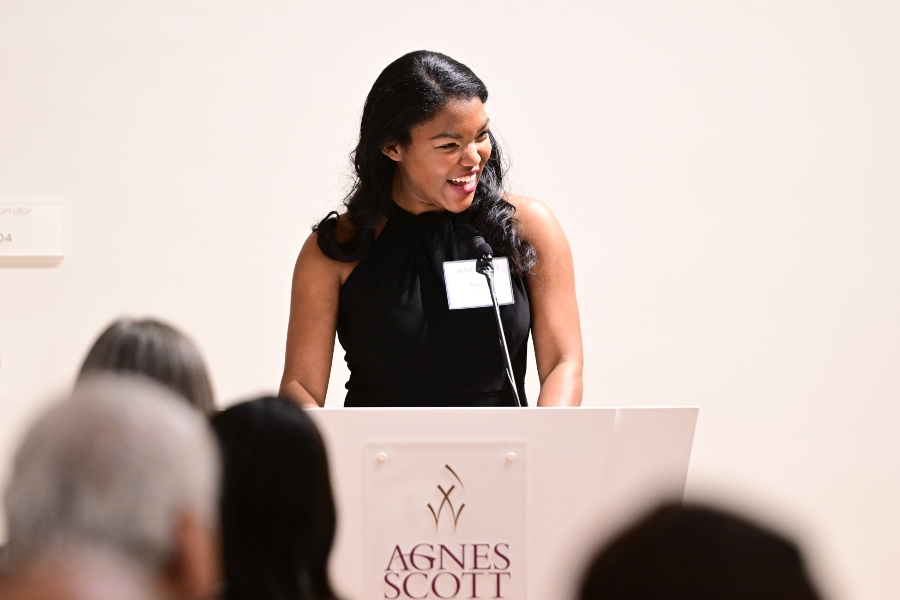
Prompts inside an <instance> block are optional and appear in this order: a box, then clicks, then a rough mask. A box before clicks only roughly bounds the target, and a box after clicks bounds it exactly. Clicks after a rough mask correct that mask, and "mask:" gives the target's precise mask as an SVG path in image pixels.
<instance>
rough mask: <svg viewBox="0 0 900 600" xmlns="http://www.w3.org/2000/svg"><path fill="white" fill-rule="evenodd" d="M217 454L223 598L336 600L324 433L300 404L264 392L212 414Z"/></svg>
mask: <svg viewBox="0 0 900 600" xmlns="http://www.w3.org/2000/svg"><path fill="white" fill-rule="evenodd" d="M212 425H213V429H214V430H215V432H216V435H217V436H218V438H219V442H220V444H221V448H222V458H223V468H224V471H223V481H222V505H221V511H222V538H223V539H222V541H223V556H224V568H225V590H224V594H223V596H222V597H223V599H224V600H276V599H277V600H334V599H335V595H334V592H333V591H332V589H331V584H330V583H329V580H328V557H329V554H330V553H331V547H332V543H333V541H334V533H335V508H334V499H333V496H332V492H331V480H330V478H329V475H328V460H327V457H326V454H325V446H324V444H323V443H322V438H321V436H320V435H319V432H318V430H317V429H316V427H315V425H314V424H313V422H312V420H311V419H310V418H309V417H308V416H307V415H306V413H305V412H304V411H303V409H302V408H300V406H299V405H297V404H295V403H294V402H292V401H290V400H287V399H285V398H276V397H266V398H259V399H257V400H251V401H249V402H244V403H241V404H237V405H235V406H232V407H230V408H228V409H226V410H224V411H222V412H220V413H218V414H217V415H215V416H214V417H213V418H212Z"/></svg>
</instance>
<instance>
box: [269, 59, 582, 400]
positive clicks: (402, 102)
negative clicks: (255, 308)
mask: <svg viewBox="0 0 900 600" xmlns="http://www.w3.org/2000/svg"><path fill="white" fill-rule="evenodd" d="M487 98H488V92H487V88H486V87H485V86H484V83H482V81H481V80H480V79H479V78H478V77H477V76H476V75H475V74H474V73H473V72H472V71H471V70H470V69H469V68H468V67H466V66H465V65H463V64H461V63H459V62H457V61H455V60H453V59H452V58H450V57H448V56H445V55H443V54H439V53H436V52H428V51H418V52H411V53H409V54H407V55H405V56H402V57H401V58H399V59H397V60H396V61H394V62H393V63H391V64H390V65H389V66H388V67H387V68H386V69H385V70H384V71H383V72H382V73H381V75H379V77H378V79H377V80H376V81H375V84H374V85H373V87H372V90H371V91H370V92H369V96H368V97H367V98H366V104H365V108H364V109H363V115H362V123H361V126H360V136H359V143H358V144H357V146H356V149H355V151H354V153H353V164H354V169H355V172H356V181H355V184H354V186H353V188H352V189H351V191H350V193H349V194H348V196H347V198H346V199H345V201H344V205H345V208H346V210H345V212H343V213H342V214H338V213H331V214H329V215H328V216H327V217H326V218H325V219H323V220H322V222H321V223H319V224H318V226H317V227H316V228H315V231H314V232H313V233H312V234H311V235H310V237H309V239H307V241H306V244H304V246H303V249H302V250H301V252H300V256H299V258H298V259H297V265H296V268H295V271H294V281H293V291H292V300H291V318H290V323H289V326H288V340H287V352H286V360H285V369H284V376H283V378H282V386H281V390H282V394H284V395H286V396H288V397H290V398H293V399H294V400H296V401H297V402H300V403H301V404H303V405H305V406H321V405H323V404H324V402H325V391H326V389H327V387H328V378H329V376H330V370H331V360H332V354H333V348H334V337H335V334H337V335H338V337H339V339H340V342H341V345H342V346H343V348H344V350H345V352H346V359H347V364H348V366H349V368H350V380H349V381H348V382H347V390H348V391H347V397H346V399H345V402H344V405H345V406H512V405H514V404H515V396H514V392H513V390H512V385H511V384H510V383H509V381H508V379H507V377H506V372H505V367H504V359H503V355H502V354H501V348H500V346H499V344H498V342H497V329H496V324H495V322H494V314H493V310H492V309H491V308H490V307H483V306H482V307H475V308H465V309H455V310H452V309H451V308H450V306H449V304H448V297H447V287H446V285H449V283H446V284H445V281H444V278H443V273H444V270H445V263H447V262H452V261H459V260H467V259H475V258H477V256H475V253H474V250H473V249H472V240H473V238H474V237H476V236H481V237H483V238H484V239H485V240H486V241H487V242H488V244H490V246H491V247H492V249H493V252H494V255H495V256H496V257H505V258H506V259H507V261H508V264H509V267H510V274H511V276H510V281H509V285H510V288H511V290H512V292H511V300H512V302H510V303H508V304H506V305H504V306H501V307H500V316H501V321H502V323H503V328H504V331H505V332H506V337H507V340H508V342H509V354H510V358H511V361H512V366H513V373H514V379H515V381H516V388H518V394H519V396H520V397H521V398H523V399H524V393H525V390H524V378H525V369H526V365H527V356H526V354H527V346H528V344H527V342H528V337H529V335H530V334H531V333H532V332H533V335H534V347H535V358H536V364H537V369H538V376H539V378H540V381H541V393H540V397H539V398H538V405H578V404H580V402H581V371H582V362H583V359H582V350H581V331H580V326H579V319H578V307H577V303H576V301H575V283H574V274H573V267H572V256H571V252H570V250H569V244H568V242H567V240H566V237H565V235H564V234H563V232H562V229H561V228H560V226H559V224H558V223H557V221H556V219H555V218H554V217H553V214H552V213H551V212H550V211H549V209H547V208H546V207H545V206H544V205H543V204H541V203H539V202H538V201H536V200H533V199H528V198H522V197H514V196H511V195H509V194H506V193H505V191H504V187H503V174H504V165H503V158H502V154H501V151H500V148H499V146H498V145H497V144H496V141H495V139H494V137H493V136H492V135H491V131H490V127H491V123H490V119H489V118H488V115H487V113H486V110H485V102H486V101H487Z"/></svg>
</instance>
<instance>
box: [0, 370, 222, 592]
mask: <svg viewBox="0 0 900 600" xmlns="http://www.w3.org/2000/svg"><path fill="white" fill-rule="evenodd" d="M218 482H219V463H218V456H217V448H216V445H215V439H214V438H213V436H212V434H211V432H210V430H209V426H208V425H207V423H206V420H205V418H204V417H203V415H201V414H200V413H199V412H197V411H196V410H194V409H192V408H191V407H189V406H188V405H187V404H186V403H185V402H184V401H183V400H182V399H181V398H179V397H178V396H176V395H175V394H174V393H172V392H170V391H169V390H167V389H165V388H162V387H161V386H158V385H156V384H153V383H151V382H149V381H146V380H143V379H135V378H126V377H122V376H113V375H105V376H96V377H92V378H86V379H84V380H82V381H81V382H80V383H79V384H78V385H77V386H76V388H75V391H74V392H73V394H72V396H71V397H70V398H68V399H66V400H64V401H63V402H61V403H59V404H57V405H56V406H53V407H52V408H50V409H49V410H48V411H47V412H46V413H44V415H43V416H41V417H40V418H39V419H38V420H37V422H36V423H35V424H34V425H33V426H32V427H31V429H30V430H29V431H28V433H27V434H26V436H25V439H24V441H23V442H22V445H21V446H20V448H19V449H18V451H17V453H16V455H15V459H14V463H13V471H12V476H11V478H10V481H9V484H8V486H7V489H6V495H5V501H6V511H7V520H8V534H9V541H8V544H7V552H8V561H9V562H8V567H9V570H10V572H17V571H18V570H21V569H23V568H24V565H27V564H29V563H35V562H39V561H40V560H42V559H43V557H45V556H46V555H48V554H50V553H54V552H57V553H58V552H62V551H65V552H67V553H69V554H71V553H73V552H74V553H77V548H80V547H94V548H100V549H103V550H106V551H109V552H110V553H113V554H115V555H117V556H120V557H122V558H123V559H125V560H128V561H130V562H131V563H133V564H134V565H136V566H138V567H139V568H141V569H143V570H145V571H146V572H147V573H148V577H150V578H152V579H153V580H154V585H155V586H156V587H157V588H158V589H159V590H161V591H162V592H164V595H165V596H167V597H172V598H185V599H199V598H207V597H209V596H210V595H212V594H213V593H214V591H215V587H216V586H217V585H218V577H219V569H218V548H217V537H216V532H217V517H218V514H217V496H218Z"/></svg>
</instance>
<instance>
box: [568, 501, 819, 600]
mask: <svg viewBox="0 0 900 600" xmlns="http://www.w3.org/2000/svg"><path fill="white" fill-rule="evenodd" d="M579 598H580V600H648V599H651V598H653V599H657V600H706V599H709V600H719V599H721V600H760V599H762V598H765V599H766V600H818V598H819V595H818V593H817V592H816V591H815V588H814V586H813V584H812V583H811V581H810V579H809V576H808V575H807V572H806V568H805V566H804V563H803V558H802V557H801V555H800V551H799V550H798V549H797V547H796V546H795V545H794V544H793V543H792V542H791V541H789V540H788V539H786V538H784V537H782V536H781V535H779V534H777V533H774V532H771V531H768V530H766V529H763V528H762V527H760V526H758V525H754V524H752V523H750V522H748V521H745V520H743V519H741V518H738V517H736V516H732V515H729V514H726V513H724V512H721V511H718V510H715V509H712V508H706V507H699V506H682V505H676V504H671V505H664V506H662V507H660V508H659V509H657V510H656V511H654V512H652V513H650V514H649V515H648V516H646V517H644V518H643V519H641V520H640V521H638V522H637V523H636V524H634V525H633V526H631V527H630V528H629V529H627V530H626V531H624V532H623V533H621V534H619V535H618V536H617V537H616V538H615V539H613V540H612V541H611V542H610V543H609V544H608V545H607V546H606V547H605V548H602V549H601V550H600V552H599V553H598V554H597V556H595V557H594V559H593V561H592V562H591V564H590V566H589V567H588V569H587V572H586V573H585V576H584V579H583V581H582V585H581V593H580V596H579Z"/></svg>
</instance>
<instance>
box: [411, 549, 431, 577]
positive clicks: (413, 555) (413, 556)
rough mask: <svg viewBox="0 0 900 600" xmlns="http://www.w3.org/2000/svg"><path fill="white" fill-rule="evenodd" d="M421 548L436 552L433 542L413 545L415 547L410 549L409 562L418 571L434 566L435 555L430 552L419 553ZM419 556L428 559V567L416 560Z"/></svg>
mask: <svg viewBox="0 0 900 600" xmlns="http://www.w3.org/2000/svg"><path fill="white" fill-rule="evenodd" d="M419 548H428V549H429V550H431V551H432V552H434V546H432V545H431V544H416V545H415V546H413V549H412V550H410V551H409V564H411V565H412V566H413V569H415V570H417V571H428V570H430V569H432V568H434V557H433V556H431V555H430V554H419ZM417 558H422V559H424V560H427V561H428V566H427V567H420V566H419V564H418V562H416V559H417Z"/></svg>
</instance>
